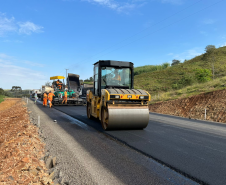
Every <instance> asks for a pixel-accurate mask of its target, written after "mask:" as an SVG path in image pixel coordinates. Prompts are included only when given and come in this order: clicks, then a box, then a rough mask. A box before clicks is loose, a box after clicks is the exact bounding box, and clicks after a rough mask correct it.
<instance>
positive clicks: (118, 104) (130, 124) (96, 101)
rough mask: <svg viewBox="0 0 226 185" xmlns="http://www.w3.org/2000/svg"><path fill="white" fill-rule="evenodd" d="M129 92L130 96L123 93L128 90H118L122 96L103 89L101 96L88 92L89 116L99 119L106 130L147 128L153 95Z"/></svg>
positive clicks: (144, 92)
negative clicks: (149, 106) (149, 105)
mask: <svg viewBox="0 0 226 185" xmlns="http://www.w3.org/2000/svg"><path fill="white" fill-rule="evenodd" d="M128 90H129V91H131V92H130V94H129V93H128V94H126V93H125V92H123V91H126V89H121V90H120V89H117V91H118V92H119V93H120V94H119V93H117V94H116V93H114V92H111V89H110V90H107V89H102V93H101V96H95V95H93V93H92V91H88V92H87V116H88V117H89V118H91V117H95V118H98V119H99V120H100V121H101V124H102V127H103V129H105V130H111V129H143V128H145V127H146V126H147V125H148V121H149V109H148V102H149V101H150V100H151V95H150V94H149V93H148V92H146V91H143V90H135V89H128ZM109 91H110V92H109ZM120 91H122V92H120Z"/></svg>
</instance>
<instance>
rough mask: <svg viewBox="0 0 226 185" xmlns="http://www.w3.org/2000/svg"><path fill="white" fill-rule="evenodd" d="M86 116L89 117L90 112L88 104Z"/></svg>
mask: <svg viewBox="0 0 226 185" xmlns="http://www.w3.org/2000/svg"><path fill="white" fill-rule="evenodd" d="M87 117H88V118H89V119H90V117H91V113H90V104H88V105H87Z"/></svg>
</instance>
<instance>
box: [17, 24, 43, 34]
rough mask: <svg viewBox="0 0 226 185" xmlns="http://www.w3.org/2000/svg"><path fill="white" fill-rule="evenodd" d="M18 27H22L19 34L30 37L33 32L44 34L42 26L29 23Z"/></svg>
mask: <svg viewBox="0 0 226 185" xmlns="http://www.w3.org/2000/svg"><path fill="white" fill-rule="evenodd" d="M18 25H19V27H20V28H19V33H22V34H27V35H30V34H31V33H32V32H34V33H39V32H42V29H43V27H42V26H38V25H35V24H34V23H32V22H29V21H27V22H21V23H18Z"/></svg>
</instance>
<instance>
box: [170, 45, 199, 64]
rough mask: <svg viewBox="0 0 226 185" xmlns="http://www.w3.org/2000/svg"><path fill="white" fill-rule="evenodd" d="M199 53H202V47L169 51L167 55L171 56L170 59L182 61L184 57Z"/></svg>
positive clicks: (194, 55) (187, 57) (189, 57)
mask: <svg viewBox="0 0 226 185" xmlns="http://www.w3.org/2000/svg"><path fill="white" fill-rule="evenodd" d="M201 54H203V49H202V48H193V49H188V50H186V51H184V52H182V53H179V54H174V53H169V54H168V55H170V56H172V59H177V60H181V61H182V62H183V61H184V60H185V59H186V60H189V59H192V58H194V57H196V56H199V55H201Z"/></svg>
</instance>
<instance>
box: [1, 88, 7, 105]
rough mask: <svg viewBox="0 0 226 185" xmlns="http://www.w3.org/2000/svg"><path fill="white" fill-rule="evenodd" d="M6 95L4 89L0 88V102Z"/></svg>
mask: <svg viewBox="0 0 226 185" xmlns="http://www.w3.org/2000/svg"><path fill="white" fill-rule="evenodd" d="M7 95H8V93H7V92H6V91H4V90H3V89H2V88H0V103H1V102H3V101H4V98H5V97H6V96H7Z"/></svg>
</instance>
